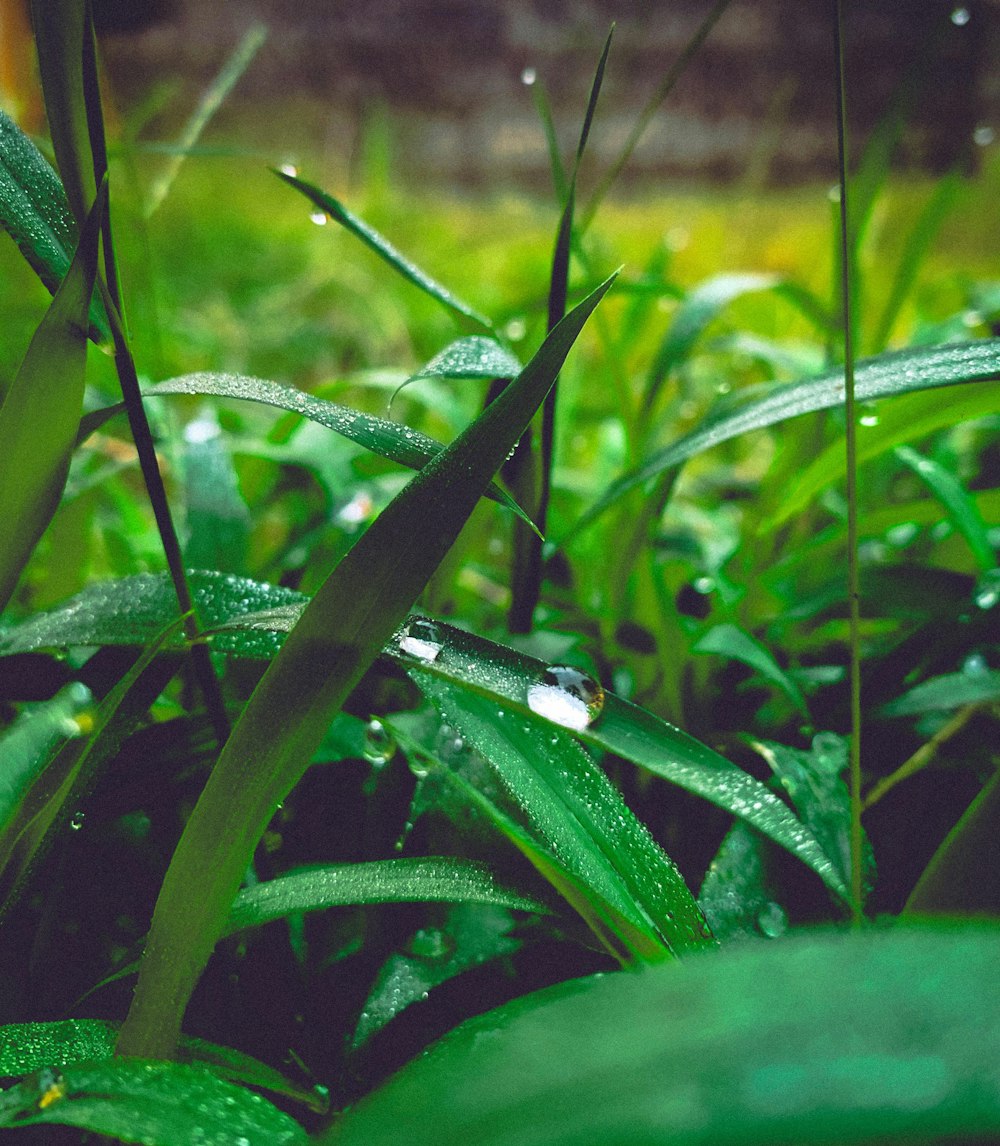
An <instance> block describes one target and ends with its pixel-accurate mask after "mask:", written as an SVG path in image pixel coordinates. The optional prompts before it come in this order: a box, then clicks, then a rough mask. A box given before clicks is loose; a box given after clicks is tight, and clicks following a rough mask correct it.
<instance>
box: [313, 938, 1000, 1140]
mask: <svg viewBox="0 0 1000 1146" xmlns="http://www.w3.org/2000/svg"><path fill="white" fill-rule="evenodd" d="M998 959H1000V937H998V933H997V930H996V929H995V928H965V929H957V928H952V929H942V930H918V929H909V930H905V929H900V930H896V931H891V932H869V933H866V934H853V935H846V936H845V935H829V934H819V935H815V934H814V935H809V936H802V937H796V938H794V939H789V940H785V941H782V942H777V943H770V944H745V945H742V946H739V947H734V948H732V949H730V950H728V951H722V952H720V953H718V954H713V955H706V956H704V957H702V958H698V959H690V960H687V961H685V962H683V963H681V964H671V965H670V966H668V967H654V968H650V969H647V970H645V971H644V972H643V973H642V974H613V975H605V976H600V977H595V978H591V979H584V980H577V981H575V982H570V983H564V984H561V985H560V986H558V987H554V988H551V989H549V990H546V991H541V992H538V993H536V994H534V995H529V996H527V997H525V998H522V999H519V1000H517V1001H515V1002H514V1003H511V1004H509V1005H507V1006H505V1007H502V1008H500V1009H498V1010H496V1011H492V1012H490V1013H489V1014H486V1015H482V1016H480V1017H478V1018H475V1019H472V1020H470V1021H469V1022H466V1023H464V1024H463V1025H462V1026H461V1027H459V1028H458V1029H457V1030H456V1031H454V1032H453V1033H451V1034H450V1035H448V1036H446V1037H445V1038H444V1039H443V1040H441V1041H440V1042H439V1043H437V1044H436V1045H435V1046H433V1047H432V1048H431V1049H430V1050H429V1051H427V1052H425V1053H424V1054H423V1055H421V1056H420V1058H418V1059H416V1060H415V1061H413V1062H412V1063H410V1064H409V1065H408V1066H406V1067H404V1068H403V1069H402V1070H401V1071H399V1072H398V1073H397V1074H396V1075H395V1076H393V1077H392V1078H391V1079H389V1081H388V1082H387V1083H385V1084H384V1085H383V1086H381V1087H380V1088H379V1089H378V1090H376V1091H375V1092H374V1093H373V1094H371V1095H369V1096H368V1097H367V1098H365V1099H363V1100H362V1101H361V1102H359V1103H358V1104H357V1105H356V1106H355V1107H354V1108H353V1109H351V1110H349V1111H348V1112H347V1113H346V1114H345V1115H344V1116H343V1117H342V1118H341V1119H340V1120H339V1121H338V1122H337V1124H336V1125H335V1126H334V1127H333V1128H332V1129H331V1130H330V1131H328V1132H327V1133H326V1134H325V1135H322V1136H321V1137H320V1139H319V1141H320V1142H321V1143H327V1144H329V1146H333V1144H334V1143H336V1146H356V1144H357V1146H361V1144H363V1146H397V1144H398V1143H399V1141H400V1128H401V1127H405V1139H406V1142H407V1146H431V1144H433V1146H465V1144H467V1143H469V1142H475V1143H476V1144H477V1146H511V1143H514V1142H516V1143H517V1144H518V1146H552V1143H560V1146H585V1144H591V1143H596V1142H605V1143H614V1144H615V1146H653V1144H654V1143H667V1142H669V1143H670V1144H671V1146H705V1144H706V1143H712V1144H713V1146H737V1144H744V1143H752V1142H774V1143H777V1142H839V1143H854V1144H861V1143H870V1144H871V1146H876V1144H879V1146H881V1144H883V1143H888V1142H912V1141H918V1140H919V1141H921V1142H924V1141H931V1140H935V1141H936V1140H938V1139H939V1138H940V1139H945V1138H947V1139H949V1140H951V1139H953V1138H963V1139H964V1138H965V1137H966V1136H969V1137H970V1138H972V1137H977V1138H978V1137H982V1138H983V1139H984V1140H987V1139H991V1138H996V1137H997V1135H1000V1093H998V1091H997V1087H996V1062H997V1060H998V1057H1000V994H998V992H997V991H996V990H995V987H994V984H995V979H996V964H997V960H998Z"/></svg>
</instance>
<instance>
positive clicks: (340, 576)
mask: <svg viewBox="0 0 1000 1146" xmlns="http://www.w3.org/2000/svg"><path fill="white" fill-rule="evenodd" d="M612 281H613V280H612V279H609V280H607V281H606V282H605V283H603V284H602V285H601V286H600V287H598V289H597V290H596V291H594V292H593V294H591V295H590V296H589V297H588V298H587V299H585V300H584V301H583V302H582V303H581V304H580V305H579V306H577V307H576V308H575V309H574V310H573V311H572V312H571V313H570V314H569V315H567V317H566V318H565V319H564V320H563V321H562V322H561V323H560V324H559V326H557V327H556V329H555V330H554V331H552V333H551V334H550V335H549V336H548V338H547V339H546V340H545V342H544V343H543V344H542V347H541V348H540V349H539V351H538V353H537V354H536V355H535V356H534V358H532V360H531V362H529V363H528V365H527V366H526V367H525V369H524V371H523V372H522V373H521V374H520V376H519V377H518V378H517V380H516V381H515V382H514V383H512V384H511V385H510V386H509V387H508V388H507V389H506V390H505V391H504V393H503V394H501V395H500V396H499V397H498V398H497V399H496V401H494V402H493V403H492V404H491V405H490V406H488V407H487V408H486V409H485V410H484V411H483V413H482V414H481V415H480V416H479V417H478V418H477V419H476V420H475V422H473V423H472V424H471V425H470V426H469V427H468V428H467V429H466V430H465V431H464V432H463V433H462V434H460V435H459V437H458V438H457V439H456V440H455V441H454V442H452V444H451V445H450V446H449V447H448V448H447V449H446V450H444V451H443V452H442V453H441V454H439V455H438V456H437V457H436V458H435V459H434V460H433V461H432V462H431V463H430V464H429V465H427V466H425V467H424V469H423V470H421V471H420V473H419V474H417V476H416V477H414V478H413V479H412V481H411V482H410V484H409V485H408V486H407V487H406V488H405V489H404V490H403V491H402V492H401V493H400V494H399V495H398V496H397V497H396V498H395V499H394V500H393V501H392V502H391V503H390V504H389V506H387V507H386V509H385V510H383V512H382V513H381V515H380V516H379V517H378V518H377V519H376V521H375V523H374V524H373V525H372V526H371V527H369V529H368V530H367V531H366V532H365V533H364V534H363V535H362V536H361V538H360V539H359V540H358V542H357V543H356V544H355V545H354V547H353V548H352V549H351V550H350V551H349V552H348V554H347V555H346V556H345V557H344V558H343V560H342V561H341V562H340V564H339V565H338V566H337V567H336V568H335V569H334V571H333V572H332V573H331V574H330V576H329V577H328V578H327V579H326V581H325V582H324V583H323V585H322V586H321V587H320V589H319V591H318V592H317V594H316V596H315V597H314V598H313V600H312V602H311V603H310V604H309V605H308V606H307V608H306V610H305V612H304V613H303V614H302V618H301V620H300V621H299V623H298V624H297V625H296V626H295V628H294V629H293V631H292V633H291V634H290V635H289V637H288V639H287V640H286V642H285V645H284V647H283V649H282V651H281V653H280V654H279V655H278V656H277V657H276V658H275V660H274V661H273V662H272V664H271V666H270V667H269V669H268V670H267V672H266V673H265V674H264V676H263V678H262V679H261V681H260V683H259V684H258V686H257V688H256V689H255V690H254V693H253V695H252V697H251V699H250V701H249V702H248V704H247V706H246V707H245V708H244V710H243V713H242V716H241V717H240V720H239V722H238V723H237V725H236V727H235V728H234V729H233V733H232V735H231V736H230V738H229V741H228V742H227V743H226V745H225V747H224V748H223V751H222V754H221V756H220V757H219V761H218V763H217V764H216V766H215V769H214V770H213V772H212V775H211V777H210V778H209V780H208V783H207V784H206V786H205V790H204V791H203V793H202V795H201V798H200V799H199V801H198V803H197V805H196V807H195V809H194V811H193V813H192V815H191V817H190V819H189V820H188V823H187V827H186V828H185V831H184V834H183V835H182V837H181V840H180V843H179V844H178V847H177V850H176V851H175V853H174V857H173V860H172V861H171V864H170V867H169V869H168V871H167V875H166V878H165V880H164V883H163V887H162V889H161V892H160V897H159V899H158V901H157V906H156V910H155V912H154V916H153V922H152V926H151V929H150V934H149V942H148V945H147V947H146V953H145V956H144V958H143V962H142V966H141V969H140V973H139V982H138V985H137V988H136V995H135V1000H134V1002H133V1005H132V1008H131V1010H130V1011H129V1015H128V1018H127V1019H126V1022H125V1026H124V1027H123V1029H122V1035H121V1040H120V1043H119V1049H120V1051H121V1053H123V1054H134V1055H139V1056H149V1055H153V1056H154V1057H164V1056H166V1055H169V1054H170V1053H171V1052H172V1051H173V1048H174V1046H175V1044H176V1041H177V1037H178V1034H179V1031H180V1024H181V1019H182V1017H183V1013H184V1009H185V1007H186V1005H187V1001H188V998H189V996H190V993H191V991H192V990H193V988H194V985H195V983H196V982H197V980H198V977H199V976H200V974H201V971H202V968H203V967H204V965H205V962H206V961H207V959H208V957H209V955H210V954H211V952H212V948H213V947H214V945H215V942H216V940H217V939H218V936H219V935H220V934H221V931H222V928H223V927H224V925H225V920H226V917H227V914H228V911H229V908H230V905H231V903H232V901H233V899H234V898H235V896H236V892H237V889H238V887H239V884H240V880H241V879H242V877H243V873H244V872H245V871H246V867H247V864H248V863H249V860H250V857H251V855H252V854H253V849H254V847H255V846H256V844H257V841H258V840H259V839H260V837H261V835H262V834H263V832H264V830H265V828H266V827H267V823H268V821H269V819H270V817H271V815H272V814H273V812H274V809H275V807H276V806H277V804H278V803H279V802H280V801H281V800H282V799H283V797H284V796H285V795H286V794H287V793H288V791H289V790H290V789H291V788H292V787H293V786H294V784H295V783H296V782H297V781H298V779H299V777H300V776H301V775H302V773H303V772H304V770H305V768H306V766H307V765H308V762H309V759H310V757H311V756H312V753H313V750H314V749H315V747H316V745H317V744H319V742H320V740H321V739H322V736H323V734H324V732H325V731H326V728H327V726H328V725H329V723H330V720H331V719H332V717H333V716H334V715H335V713H336V712H337V711H338V710H339V708H340V706H341V704H342V703H343V701H344V700H345V699H346V697H347V696H348V695H349V693H350V692H351V690H352V689H353V687H354V685H355V684H356V683H357V681H358V680H359V679H360V678H361V676H362V674H363V673H364V671H365V670H366V669H367V668H368V666H369V664H370V663H371V662H372V660H373V659H374V658H375V656H377V655H378V653H379V652H380V651H381V649H382V646H383V645H384V644H385V643H386V641H387V640H388V638H389V637H390V635H391V634H392V632H393V630H394V629H395V628H396V626H397V625H398V624H399V623H400V622H401V621H402V620H403V618H404V617H405V615H406V612H407V610H408V609H409V608H410V606H411V605H412V604H413V602H414V601H415V600H416V598H417V596H418V594H419V593H420V592H421V590H422V589H423V586H424V584H425V583H426V581H427V579H428V578H429V577H430V575H431V574H432V573H433V572H434V570H435V569H436V568H437V566H438V564H439V563H440V561H441V560H442V558H443V557H444V555H445V554H446V553H447V551H448V549H449V548H450V546H451V544H452V542H453V541H454V539H455V537H457V535H458V533H459V531H460V530H461V528H462V526H463V525H464V524H465V521H466V519H467V518H468V515H469V514H470V513H471V512H472V509H473V507H474V506H475V504H476V502H477V501H478V500H479V498H480V496H481V495H482V491H483V489H484V488H485V487H486V485H487V484H488V482H489V480H490V478H491V477H492V475H493V474H494V473H495V472H496V471H497V470H498V469H499V467H500V466H501V464H502V463H503V460H504V458H505V457H506V456H507V453H508V452H509V450H510V449H511V448H512V447H513V445H514V443H515V442H516V441H517V439H518V438H519V437H520V435H521V434H522V433H523V432H524V429H525V426H526V425H527V424H528V422H529V421H530V419H531V418H532V417H533V415H534V413H535V410H536V409H537V408H538V406H539V405H540V404H541V402H542V400H543V399H544V397H545V394H546V393H547V391H548V389H549V387H550V386H551V385H552V381H553V379H554V378H555V376H556V374H557V373H558V372H559V369H560V367H561V365H562V363H563V360H564V359H565V357H566V355H567V354H568V352H569V350H570V347H571V346H572V345H573V342H574V341H575V340H576V337H577V335H578V334H579V332H580V330H581V328H582V327H583V324H584V322H585V321H586V320H587V318H588V317H589V315H590V314H591V312H592V311H593V309H594V308H595V307H596V306H597V304H598V302H599V301H600V300H601V299H602V298H603V297H604V294H605V293H606V292H607V290H608V289H609V288H610V286H611V282H612ZM194 887H197V888H199V895H198V896H197V898H196V899H193V898H192V895H191V891H192V888H194Z"/></svg>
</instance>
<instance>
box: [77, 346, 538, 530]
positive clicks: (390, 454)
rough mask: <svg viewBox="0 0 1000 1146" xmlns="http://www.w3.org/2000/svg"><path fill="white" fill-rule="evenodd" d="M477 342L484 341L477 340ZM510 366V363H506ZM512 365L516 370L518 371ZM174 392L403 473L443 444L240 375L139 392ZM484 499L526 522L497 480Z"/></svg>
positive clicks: (101, 413) (105, 413)
mask: <svg viewBox="0 0 1000 1146" xmlns="http://www.w3.org/2000/svg"><path fill="white" fill-rule="evenodd" d="M479 341H483V342H485V341H488V340H487V339H481V340H479ZM508 365H509V363H508ZM520 369H521V368H520V365H519V364H518V366H517V372H519V371H520ZM176 394H203V395H207V396H211V397H215V398H237V399H239V400H240V401H244V402H259V403H261V404H262V405H264V406H273V407H274V408H275V409H278V410H288V411H289V412H290V413H292V414H301V415H302V417H303V418H308V419H309V420H310V421H311V422H315V423H316V424H317V425H320V426H326V428H327V429H328V430H333V431H334V432H335V433H337V434H340V435H341V436H342V437H345V438H347V439H348V440H349V441H352V442H355V443H356V444H357V445H359V446H363V447H364V448H365V449H366V450H371V451H372V453H375V454H378V455H379V456H380V457H383V458H388V459H389V461H392V462H396V463H397V464H398V465H401V466H406V467H407V468H408V469H413V470H418V469H420V468H421V467H422V466H425V465H426V464H427V463H428V462H429V461H430V460H431V458H434V457H436V456H437V455H438V454H439V453H440V452H441V450H442V449H443V446H442V445H441V443H440V442H436V441H435V440H434V439H433V438H429V437H427V435H426V434H422V433H421V432H420V431H419V430H411V429H410V427H409V426H406V425H403V424H402V423H401V422H391V421H389V419H388V418H379V417H377V416H376V415H374V414H362V413H361V412H360V411H358V410H352V409H351V408H350V407H349V406H340V405H338V404H337V403H336V402H328V401H326V399H324V398H316V397H314V396H313V395H312V394H306V393H305V392H304V391H302V390H296V389H295V387H294V386H283V385H281V384H280V383H278V382H269V381H267V379H265V378H252V377H249V376H247V375H245V374H217V373H205V374H184V375H182V376H181V377H179V378H170V379H168V380H167V381H166V382H159V383H157V384H156V385H155V386H150V387H148V388H147V389H146V390H144V391H143V397H145V398H158V397H161V396H165V395H176ZM124 408H125V406H124V404H123V403H119V404H117V405H115V406H105V407H104V408H103V409H101V410H95V411H93V412H92V413H90V414H87V415H86V416H85V417H84V418H83V420H82V421H81V423H80V434H79V441H81V442H82V441H84V440H85V439H86V438H87V437H89V435H90V434H92V433H93V432H94V431H95V430H96V429H98V428H99V427H100V426H102V425H103V424H104V423H105V422H106V421H107V420H108V419H109V418H110V417H112V416H113V415H115V414H118V413H120V412H121V411H122V410H124ZM485 496H486V497H489V498H491V499H492V500H493V501H496V502H498V503H499V504H500V505H504V506H506V507H507V508H508V509H510V510H511V511H512V512H514V513H516V514H517V515H518V517H520V518H522V519H523V520H524V521H525V522H526V523H527V524H529V525H530V524H531V523H530V521H529V519H528V517H527V515H526V514H525V512H524V510H523V509H521V507H520V506H519V505H518V504H517V502H515V501H514V499H513V498H512V497H511V496H510V494H508V493H506V492H505V491H504V490H502V489H501V488H500V487H499V486H498V485H497V484H496V482H491V483H490V485H489V487H488V489H487V491H486V493H485Z"/></svg>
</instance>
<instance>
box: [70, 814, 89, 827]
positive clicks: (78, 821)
mask: <svg viewBox="0 0 1000 1146" xmlns="http://www.w3.org/2000/svg"><path fill="white" fill-rule="evenodd" d="M86 818H87V814H86V812H79V811H77V812H74V813H73V815H72V816H71V817H70V821H69V826H70V830H71V831H74V832H78V831H79V830H80V829H81V828H82V827H83V822H84V820H85V819H86Z"/></svg>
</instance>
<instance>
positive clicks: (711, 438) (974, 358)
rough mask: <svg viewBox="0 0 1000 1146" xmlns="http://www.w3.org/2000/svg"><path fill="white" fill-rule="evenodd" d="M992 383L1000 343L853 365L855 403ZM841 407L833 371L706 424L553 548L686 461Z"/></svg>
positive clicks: (618, 484)
mask: <svg viewBox="0 0 1000 1146" xmlns="http://www.w3.org/2000/svg"><path fill="white" fill-rule="evenodd" d="M997 377H1000V338H987V339H983V340H982V341H978V342H957V343H946V344H945V345H942V346H933V347H924V348H920V349H917V350H901V351H896V352H894V353H892V354H881V355H878V356H877V357H875V358H868V359H864V360H862V361H861V362H858V363H857V364H856V366H855V371H854V381H855V399H856V401H858V402H867V401H871V400H873V399H875V398H889V397H895V396H898V395H901V394H912V393H915V392H917V391H919V390H931V389H934V388H936V387H940V386H955V385H959V384H961V383H964V382H982V381H986V380H989V379H995V378H997ZM843 401H844V372H843V370H842V369H839V368H838V369H837V370H833V371H830V372H828V373H826V374H822V375H820V376H819V377H818V378H809V379H806V380H805V381H802V382H792V383H790V384H789V385H787V386H779V387H776V388H775V389H773V390H771V391H770V392H769V393H768V394H766V395H765V396H764V397H763V398H759V399H757V400H755V401H751V402H748V403H747V404H746V405H744V406H741V407H740V408H738V409H737V410H735V411H731V412H729V413H726V414H723V415H721V416H720V417H718V418H715V419H711V420H709V421H708V422H706V423H705V424H704V425H701V426H699V427H698V428H697V429H696V430H692V431H691V433H689V434H685V435H684V436H683V437H681V438H678V439H677V440H676V441H674V442H671V443H670V445H668V446H664V447H663V448H662V449H659V450H656V451H655V452H654V453H652V454H651V455H650V456H649V457H647V458H646V459H645V461H644V462H643V463H642V464H641V465H639V466H637V467H636V468H635V469H633V470H630V471H629V472H627V473H625V474H623V475H622V476H621V477H620V478H618V479H617V480H616V481H614V482H613V483H612V484H611V485H610V486H609V487H608V488H607V489H606V490H605V491H604V493H603V494H602V495H601V496H600V498H599V499H598V500H597V502H596V503H595V504H594V505H593V506H591V508H590V509H589V510H587V512H586V513H585V514H584V515H583V517H581V519H580V520H579V521H578V522H577V524H576V525H575V526H574V527H573V529H572V531H571V532H570V534H568V535H567V537H566V538H563V539H562V541H560V542H559V543H558V544H565V542H566V541H567V540H568V539H569V538H570V537H572V536H575V535H576V534H577V533H579V532H581V531H582V530H583V529H585V528H587V527H588V526H589V525H591V524H593V522H594V521H596V520H597V518H598V517H600V516H601V514H603V513H604V512H605V510H607V509H609V508H610V507H611V506H612V505H614V504H615V502H616V501H618V500H619V499H620V498H621V497H623V496H624V495H625V494H626V493H628V491H629V490H632V489H635V488H636V487H637V486H640V485H644V484H645V483H646V482H647V481H650V480H652V479H654V478H657V477H659V476H660V474H662V473H664V472H666V471H667V470H672V469H675V468H676V467H678V466H680V465H682V464H683V463H684V462H686V461H687V460H688V459H689V458H693V457H695V456H696V455H697V454H700V453H703V452H704V451H705V450H708V449H711V448H712V447H713V446H717V445H721V444H722V443H723V442H728V441H730V440H731V439H732V438H736V437H739V435H740V434H745V433H748V432H749V431H751V430H762V429H766V428H767V427H768V426H774V425H777V424H778V423H779V422H784V421H787V420H788V419H789V418H797V417H799V416H800V415H802V414H811V413H814V412H815V411H816V410H829V409H832V408H833V407H834V406H840V405H842V404H843Z"/></svg>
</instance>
